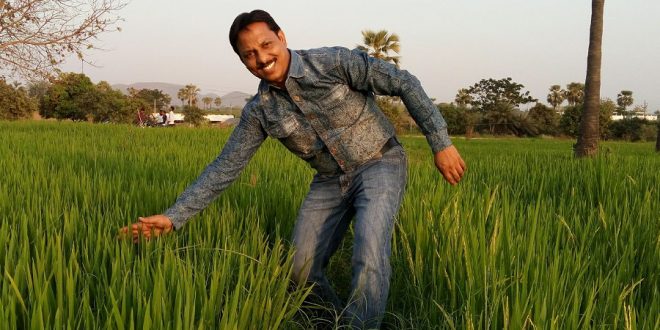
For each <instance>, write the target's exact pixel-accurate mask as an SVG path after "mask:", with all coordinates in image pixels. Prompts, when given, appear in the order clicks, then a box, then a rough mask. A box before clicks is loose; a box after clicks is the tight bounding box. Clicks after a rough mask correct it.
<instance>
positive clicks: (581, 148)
mask: <svg viewBox="0 0 660 330" xmlns="http://www.w3.org/2000/svg"><path fill="white" fill-rule="evenodd" d="M604 7H605V0H592V1H591V27H590V32H589V53H588V55H587V77H586V79H585V82H584V85H585V86H584V108H583V110H582V117H581V118H580V130H579V132H578V139H577V143H576V144H575V149H574V152H575V157H592V156H595V155H596V153H597V151H598V140H599V137H600V128H599V122H598V119H599V112H600V64H601V55H602V52H601V44H602V40H603V8H604Z"/></svg>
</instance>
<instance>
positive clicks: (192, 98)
mask: <svg viewBox="0 0 660 330" xmlns="http://www.w3.org/2000/svg"><path fill="white" fill-rule="evenodd" d="M182 90H183V96H185V99H186V100H188V105H189V106H193V105H197V94H198V93H199V91H200V89H199V87H197V86H195V85H193V84H188V85H186V86H184V87H183V88H182Z"/></svg>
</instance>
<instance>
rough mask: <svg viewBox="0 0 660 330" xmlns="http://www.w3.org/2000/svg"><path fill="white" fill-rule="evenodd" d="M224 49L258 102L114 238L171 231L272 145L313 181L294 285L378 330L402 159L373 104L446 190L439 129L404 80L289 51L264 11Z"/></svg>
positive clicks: (376, 67) (449, 163) (441, 124)
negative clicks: (217, 147) (340, 277)
mask: <svg viewBox="0 0 660 330" xmlns="http://www.w3.org/2000/svg"><path fill="white" fill-rule="evenodd" d="M229 41H230V43H231V45H232V47H233V49H234V51H235V52H236V54H238V57H239V58H240V60H241V62H242V63H243V64H244V65H245V67H246V68H247V69H248V70H249V71H250V72H252V74H253V75H255V76H256V77H257V78H259V79H260V80H261V82H260V84H259V88H258V92H257V94H256V96H255V97H254V98H253V99H252V100H251V101H249V102H248V103H247V104H246V105H245V107H244V108H243V112H242V115H241V120H240V122H239V124H238V126H237V127H236V128H235V129H234V131H233V132H232V134H231V136H230V138H229V140H228V141H227V143H226V144H225V146H224V148H223V150H222V152H221V153H220V155H219V156H218V157H217V158H216V159H215V160H214V161H213V162H212V163H211V164H210V165H208V166H207V167H206V169H205V170H204V172H203V173H202V174H201V175H200V176H199V178H198V179H197V180H196V181H195V183H193V184H192V185H191V186H189V187H188V188H187V189H186V190H185V191H184V192H183V193H182V194H181V196H179V198H178V199H177V200H176V202H175V203H174V205H172V207H170V208H169V209H168V210H167V211H165V213H164V214H161V215H154V216H151V217H145V218H140V219H139V222H138V223H136V224H133V225H132V226H129V227H125V228H122V231H123V232H124V233H130V234H132V237H133V239H134V240H137V239H138V237H139V236H140V235H144V236H146V237H147V238H150V237H151V236H158V235H161V234H164V233H168V232H170V231H171V230H172V229H173V228H174V229H179V228H181V227H182V226H183V225H184V224H185V223H186V222H187V221H188V220H189V219H190V218H191V217H192V216H193V215H195V214H196V213H198V212H199V211H201V210H202V209H204V208H205V207H206V206H207V205H208V204H209V203H210V202H211V201H212V200H213V199H215V198H216V197H217V196H218V195H219V194H220V193H221V192H222V191H223V190H224V189H225V188H226V187H227V186H228V185H229V184H231V183H232V182H233V181H234V180H235V179H236V178H237V177H238V175H239V174H240V172H241V170H242V169H243V168H244V167H245V166H246V165H247V163H248V161H249V160H250V159H251V158H252V156H253V155H254V153H255V152H256V151H257V149H258V148H259V146H260V145H261V144H262V143H263V141H264V140H265V139H266V137H268V136H271V137H273V138H276V139H278V140H279V141H280V142H282V143H283V144H284V145H285V146H286V148H287V149H289V150H290V151H291V152H293V153H294V154H296V155H297V156H298V157H300V158H302V159H303V160H305V161H306V162H307V163H309V165H310V166H311V167H313V168H314V169H315V170H316V171H317V174H316V175H315V176H314V178H313V180H312V182H311V184H310V189H309V193H308V194H307V196H306V197H305V200H304V201H303V203H302V206H301V207H300V211H299V214H298V218H297V219H296V225H295V228H294V232H293V244H294V247H295V255H294V265H293V267H294V280H295V281H296V282H297V283H299V284H305V283H314V292H315V293H316V295H317V296H318V297H320V298H321V299H323V300H324V301H325V302H327V303H329V304H331V305H332V307H333V308H335V309H336V310H337V311H338V312H339V311H344V315H345V320H346V322H348V323H350V324H351V325H352V326H355V327H358V328H365V327H366V328H374V327H378V326H379V325H380V322H381V321H382V317H383V314H384V312H385V307H386V304H387V295H388V291H389V285H390V261H389V259H390V253H391V247H390V242H391V237H392V227H393V223H394V218H395V216H396V214H397V212H398V210H399V206H400V205H401V200H402V198H403V193H404V188H405V185H406V175H407V160H406V155H405V153H404V150H403V148H402V147H401V145H400V144H399V142H398V141H397V139H396V137H395V134H394V133H395V132H394V128H393V127H392V125H391V124H390V123H389V122H388V120H387V119H386V117H385V115H384V114H383V112H382V111H381V110H380V109H379V108H378V106H377V104H376V100H375V95H391V96H399V97H400V98H401V100H402V101H403V103H404V104H405V105H406V108H407V109H408V111H409V112H410V114H411V115H412V117H413V118H414V119H415V121H416V122H417V124H418V125H419V127H420V128H421V130H422V132H423V133H424V135H425V136H426V139H427V141H428V143H429V144H430V146H431V149H432V151H433V153H434V162H435V165H436V167H437V168H438V170H439V171H440V172H441V173H442V175H443V177H444V178H445V179H446V180H447V181H448V182H449V183H450V184H452V185H455V184H457V183H458V182H459V181H460V180H461V178H462V176H463V173H464V171H465V169H466V166H465V163H464V162H463V159H461V156H460V155H459V153H458V151H457V150H456V148H455V147H454V146H452V144H451V141H450V139H449V136H448V135H447V128H446V124H445V121H444V119H443V118H442V116H441V115H440V113H439V111H438V109H437V108H436V107H435V105H434V104H433V102H432V101H431V100H430V99H429V97H428V96H427V95H426V93H424V91H423V89H422V87H421V85H420V83H419V81H418V80H417V79H416V78H415V77H414V76H413V75H411V74H410V73H408V72H407V71H403V70H399V69H398V68H397V67H395V66H394V65H392V64H390V63H386V62H384V61H382V60H378V59H375V58H372V57H369V56H367V54H366V53H364V52H361V51H357V50H349V49H346V48H342V47H333V48H321V49H312V50H290V49H288V48H287V40H286V37H285V35H284V32H283V31H282V30H281V29H280V27H279V26H278V25H277V23H275V21H274V20H273V18H272V17H271V16H270V15H269V14H268V13H267V12H265V11H262V10H254V11H252V12H250V13H243V14H240V15H239V16H238V17H236V19H235V20H234V23H233V24H232V26H231V29H230V31H229ZM351 222H352V223H353V226H354V233H355V235H354V241H353V257H352V260H351V263H352V268H353V277H352V283H351V290H352V291H351V296H350V297H348V300H347V301H348V303H347V305H344V304H343V303H342V302H341V300H340V299H339V297H337V295H336V293H335V292H334V290H333V289H332V287H331V285H330V283H329V282H328V280H327V278H326V276H325V270H326V267H327V265H328V262H329V260H330V257H332V255H333V254H334V253H335V251H336V250H337V248H338V247H339V244H340V242H341V240H342V238H343V236H344V234H345V232H346V230H347V229H348V228H349V225H350V224H351Z"/></svg>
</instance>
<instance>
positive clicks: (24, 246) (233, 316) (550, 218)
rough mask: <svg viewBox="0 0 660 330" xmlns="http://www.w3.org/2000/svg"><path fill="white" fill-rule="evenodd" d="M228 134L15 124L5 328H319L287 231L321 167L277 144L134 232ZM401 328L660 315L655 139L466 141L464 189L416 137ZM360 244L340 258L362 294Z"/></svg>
mask: <svg viewBox="0 0 660 330" xmlns="http://www.w3.org/2000/svg"><path fill="white" fill-rule="evenodd" d="M228 134H229V131H228V130H224V129H214V128H198V129H191V128H187V127H176V128H172V129H151V128H137V127H131V126H124V125H112V124H107V125H101V124H90V123H72V122H61V123H56V122H43V121H42V122H34V121H33V122H11V123H9V122H0V141H1V142H2V143H0V169H2V172H1V174H0V177H1V178H2V179H0V270H1V272H2V280H0V324H1V325H2V327H5V328H8V329H20V328H32V329H43V328H46V329H56V328H57V329H62V328H81V329H96V328H113V329H114V328H120V329H124V328H131V329H133V328H141V329H150V328H155V329H191V328H207V329H215V328H224V329H267V328H268V329H272V328H285V329H303V328H309V327H310V325H312V324H314V323H315V322H318V320H316V319H314V317H313V316H312V315H313V313H306V312H302V311H301V310H300V306H301V305H302V304H303V300H304V298H305V296H306V295H307V294H308V292H309V291H308V288H298V289H294V288H292V286H291V285H290V281H289V280H288V277H289V275H290V274H289V268H290V264H291V245H290V235H291V231H292V227H293V221H294V219H295V215H296V213H297V209H298V207H299V205H300V203H301V201H302V199H303V197H304V195H305V193H306V191H307V188H308V184H309V182H310V180H311V177H312V175H313V172H312V170H311V169H309V168H308V167H307V166H306V165H305V164H304V162H302V161H300V160H298V159H296V158H295V157H294V156H293V155H291V154H290V153H288V152H285V151H284V149H283V147H282V146H281V145H280V144H279V143H277V142H276V141H273V140H268V141H267V142H266V143H265V145H264V146H263V147H262V148H261V149H260V151H259V152H258V153H257V155H256V156H255V158H254V159H253V160H252V162H251V163H250V164H249V165H248V166H247V168H246V169H245V171H244V172H243V174H242V176H241V177H240V178H239V179H238V180H237V182H235V183H234V184H233V185H232V186H231V187H230V188H229V189H228V190H227V191H226V192H225V193H224V194H223V195H222V196H221V197H220V198H219V199H218V200H217V201H215V202H214V203H212V204H211V206H210V207H209V208H208V209H207V210H205V211H204V212H202V213H201V214H200V215H198V216H197V217H195V218H194V219H193V220H192V221H191V222H190V223H189V224H188V225H186V227H184V228H183V229H182V230H180V231H178V232H175V233H173V234H171V235H168V236H167V237H163V238H159V239H156V240H153V241H150V242H141V243H140V244H137V245H136V244H132V243H131V242H130V240H119V239H118V237H117V234H118V228H120V227H121V226H124V225H126V224H128V223H130V222H133V221H135V219H136V218H137V217H138V216H144V215H150V214H154V213H160V212H162V211H164V210H165V209H166V208H167V207H168V206H169V205H170V204H171V203H172V202H173V201H174V200H175V198H176V196H177V195H178V194H179V193H180V192H181V191H182V190H183V189H184V188H185V187H186V186H187V185H188V184H189V183H191V182H192V180H194V179H195V178H196V176H197V175H198V174H199V173H200V172H201V170H202V169H203V167H204V166H205V165H206V164H207V163H209V162H210V161H211V160H212V159H213V158H214V157H215V156H216V155H217V154H218V153H219V151H220V150H221V148H222V145H223V144H224V142H225V141H226V139H227V137H228ZM402 142H403V144H404V146H405V149H406V150H407V151H408V155H409V164H410V169H409V181H408V187H407V193H406V196H405V199H404V202H403V205H402V208H401V211H400V214H399V216H398V219H397V221H396V230H395V233H394V243H393V256H392V266H393V279H392V287H391V291H390V298H389V305H388V314H387V316H386V320H385V326H386V327H389V328H396V329H407V328H415V329H428V328H450V329H464V328H468V329H474V328H492V329H501V328H506V329H520V328H542V329H576V328H628V329H634V328H640V329H653V328H656V329H657V328H660V316H659V315H660V299H657V297H658V295H660V203H658V202H659V201H660V192H659V191H658V190H659V187H660V174H659V172H658V169H660V158H659V157H658V155H657V154H656V153H655V152H654V150H653V146H652V145H651V144H650V143H624V142H605V143H603V144H602V146H601V149H602V150H601V153H600V155H599V156H598V157H597V158H595V159H586V160H576V159H574V158H573V153H572V150H571V145H572V143H573V141H569V140H555V139H552V140H548V139H519V138H516V139H513V138H512V139H504V138H501V139H471V140H463V139H458V138H457V139H455V140H454V142H455V144H456V145H457V147H458V148H459V150H460V151H461V153H462V155H463V156H464V159H465V160H466V162H467V163H468V172H467V174H466V176H465V177H464V181H463V182H462V183H461V184H460V185H458V186H456V187H450V186H449V185H447V184H446V183H444V181H442V179H441V176H440V175H439V173H437V172H436V170H435V169H434V167H433V165H432V162H431V153H430V150H429V147H428V145H427V144H426V141H425V139H424V138H423V137H416V136H410V137H404V138H402ZM350 252H351V237H350V235H348V237H346V238H345V240H344V242H343V246H342V247H341V249H340V251H339V252H338V254H337V255H336V256H335V258H334V259H333V260H332V262H331V266H330V277H331V279H332V280H333V282H334V283H335V285H336V286H337V289H338V291H339V292H340V293H342V294H344V295H346V294H347V292H346V291H347V290H348V287H349V279H350Z"/></svg>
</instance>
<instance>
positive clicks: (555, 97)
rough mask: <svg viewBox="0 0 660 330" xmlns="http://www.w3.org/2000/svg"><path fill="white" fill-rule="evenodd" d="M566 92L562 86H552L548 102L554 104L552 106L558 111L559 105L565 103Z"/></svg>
mask: <svg viewBox="0 0 660 330" xmlns="http://www.w3.org/2000/svg"><path fill="white" fill-rule="evenodd" d="M564 94H565V91H563V90H561V86H559V85H552V86H550V93H549V94H548V103H550V105H552V108H553V109H555V111H557V107H558V106H559V105H561V104H562V103H564Z"/></svg>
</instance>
